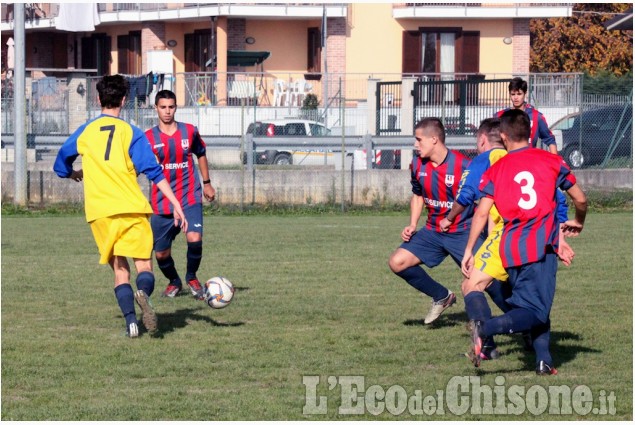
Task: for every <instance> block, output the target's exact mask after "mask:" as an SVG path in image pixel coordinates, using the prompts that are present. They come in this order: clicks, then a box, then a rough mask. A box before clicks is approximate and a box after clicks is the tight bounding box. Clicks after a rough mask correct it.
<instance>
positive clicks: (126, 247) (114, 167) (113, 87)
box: [53, 75, 187, 338]
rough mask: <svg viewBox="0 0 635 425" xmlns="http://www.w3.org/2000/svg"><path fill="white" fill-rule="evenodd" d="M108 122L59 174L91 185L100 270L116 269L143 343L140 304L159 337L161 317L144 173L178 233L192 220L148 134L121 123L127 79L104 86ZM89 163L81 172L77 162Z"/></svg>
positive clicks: (85, 129)
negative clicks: (140, 179)
mask: <svg viewBox="0 0 635 425" xmlns="http://www.w3.org/2000/svg"><path fill="white" fill-rule="evenodd" d="M97 92H98V93H99V102H100V104H101V108H102V109H101V115H99V116H98V117H96V118H94V119H91V120H89V121H88V122H86V123H85V124H83V125H82V126H80V127H79V128H78V129H77V130H76V131H75V132H74V133H73V134H72V135H71V136H70V137H69V138H68V139H67V140H66V142H65V143H64V145H63V146H62V147H61V149H60V151H59V152H58V154H57V158H56V160H55V164H54V166H53V169H54V170H55V172H56V173H57V175H58V176H59V177H62V178H71V179H73V180H75V181H77V182H79V181H82V180H84V209H85V211H86V221H87V222H88V223H89V224H90V228H91V231H92V233H93V237H94V238H95V242H96V243H97V247H98V249H99V254H100V259H99V263H100V264H110V267H111V268H112V269H113V271H114V273H115V296H116V298H117V302H118V304H119V307H120V309H121V312H122V313H123V316H124V318H125V320H126V331H127V334H128V336H130V337H131V338H135V337H137V336H138V335H139V328H138V322H137V318H136V312H135V306H134V301H137V304H139V307H140V308H141V311H142V321H143V324H144V326H145V327H146V330H147V331H148V332H149V333H154V332H156V331H157V330H158V327H157V317H156V314H155V312H154V310H153V309H152V306H151V305H150V303H149V297H150V295H152V292H153V291H154V274H153V273H152V242H153V238H152V229H151V228H150V222H149V219H148V218H149V216H150V214H152V208H150V204H149V203H148V200H147V199H146V197H145V196H144V194H143V192H142V191H141V188H140V187H139V184H138V183H137V175H138V174H141V173H144V174H145V175H146V177H147V178H148V179H150V180H151V181H153V182H154V183H155V184H156V185H157V187H158V188H159V190H161V192H162V193H163V194H164V195H165V197H166V198H167V199H168V200H169V201H170V203H171V204H172V206H173V208H174V222H175V225H177V226H180V227H181V228H182V229H183V231H186V230H187V220H185V216H184V214H183V210H182V208H181V205H180V204H179V202H178V201H177V199H176V197H175V196H174V193H173V192H172V189H171V188H170V185H169V183H168V182H167V180H165V177H164V175H163V170H162V169H161V166H160V165H159V163H158V162H157V159H156V157H155V156H154V153H153V152H152V148H151V147H150V142H149V141H148V139H147V137H146V136H145V134H144V132H143V131H142V130H141V129H139V128H137V127H135V126H133V125H130V124H128V123H127V122H126V121H124V120H122V119H121V118H119V113H120V112H121V108H122V105H123V104H124V102H125V97H126V94H127V93H128V83H127V81H126V80H125V79H124V78H123V77H122V76H121V75H113V76H104V77H103V78H102V79H101V80H100V81H99V82H98V83H97ZM79 155H81V156H82V169H80V170H73V162H74V161H75V159H77V157H78V156H79ZM128 257H130V258H132V259H133V260H134V264H135V268H136V270H137V278H136V286H137V291H133V290H132V286H131V285H130V265H129V264H128Z"/></svg>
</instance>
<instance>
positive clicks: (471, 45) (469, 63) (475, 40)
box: [461, 31, 481, 72]
mask: <svg viewBox="0 0 635 425" xmlns="http://www.w3.org/2000/svg"><path fill="white" fill-rule="evenodd" d="M480 38H481V33H480V32H479V31H464V32H463V37H462V39H463V49H462V50H463V55H462V58H461V62H462V64H461V66H462V71H461V72H479V71H480V69H479V53H480V52H479V45H480Z"/></svg>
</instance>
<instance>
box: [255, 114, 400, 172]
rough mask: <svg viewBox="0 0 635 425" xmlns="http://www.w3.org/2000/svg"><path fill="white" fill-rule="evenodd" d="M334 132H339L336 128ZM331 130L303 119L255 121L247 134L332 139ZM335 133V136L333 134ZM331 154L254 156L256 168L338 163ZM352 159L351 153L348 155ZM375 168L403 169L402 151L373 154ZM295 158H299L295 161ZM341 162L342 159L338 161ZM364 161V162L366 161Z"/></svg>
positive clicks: (279, 152) (280, 152)
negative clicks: (259, 165) (257, 165)
mask: <svg viewBox="0 0 635 425" xmlns="http://www.w3.org/2000/svg"><path fill="white" fill-rule="evenodd" d="M335 130H338V128H337V127H336V128H335ZM339 130H340V132H337V133H338V134H332V133H331V130H330V129H329V128H327V127H326V126H325V125H324V124H322V123H320V122H317V121H311V120H303V119H294V118H285V119H280V120H264V121H256V122H254V123H251V124H249V127H247V134H252V135H253V136H255V137H262V136H267V137H273V136H298V137H307V136H309V137H311V136H319V137H322V136H325V137H326V136H331V135H341V128H340V129H339ZM334 133H336V132H334ZM333 154H334V152H332V151H330V150H329V151H304V150H303V151H288V150H275V149H267V150H262V151H255V152H254V164H265V165H291V164H294V163H297V164H298V165H300V164H303V165H322V164H325V163H331V162H333V161H337V160H339V159H335V157H333ZM349 155H351V153H349ZM373 155H374V157H373V161H372V162H373V168H396V169H399V168H401V150H399V149H395V150H376V151H374V152H373ZM294 157H295V158H296V159H295V160H294ZM338 158H339V157H338ZM364 161H365V160H364ZM246 163H247V154H246V153H245V154H243V164H246Z"/></svg>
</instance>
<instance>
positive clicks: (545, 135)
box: [496, 103, 556, 148]
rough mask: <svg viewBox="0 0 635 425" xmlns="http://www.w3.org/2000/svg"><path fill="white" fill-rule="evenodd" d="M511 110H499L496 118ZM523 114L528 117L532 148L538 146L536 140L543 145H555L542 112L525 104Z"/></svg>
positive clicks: (553, 137) (554, 138)
mask: <svg viewBox="0 0 635 425" xmlns="http://www.w3.org/2000/svg"><path fill="white" fill-rule="evenodd" d="M510 109H512V108H505V109H501V110H500V111H498V112H497V113H496V117H498V118H500V116H501V115H503V113H504V112H505V111H509V110H510ZM525 113H526V114H527V115H528V116H529V121H530V122H531V132H530V134H529V141H530V143H531V146H533V147H534V148H535V147H536V146H537V145H538V139H540V141H541V142H542V144H543V145H545V146H549V145H554V144H555V143H556V137H555V136H554V135H553V133H552V132H551V130H549V125H548V124H547V120H546V119H545V116H544V115H543V114H542V112H540V111H538V109H536V108H534V107H533V106H531V105H530V104H529V103H525Z"/></svg>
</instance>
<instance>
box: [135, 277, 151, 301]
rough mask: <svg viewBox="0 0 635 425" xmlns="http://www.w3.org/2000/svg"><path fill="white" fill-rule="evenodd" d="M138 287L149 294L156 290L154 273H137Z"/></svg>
mask: <svg viewBox="0 0 635 425" xmlns="http://www.w3.org/2000/svg"><path fill="white" fill-rule="evenodd" d="M137 289H141V290H142V291H143V292H145V293H146V294H147V295H148V296H150V295H152V292H154V274H153V273H152V272H141V273H139V274H138V275H137Z"/></svg>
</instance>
